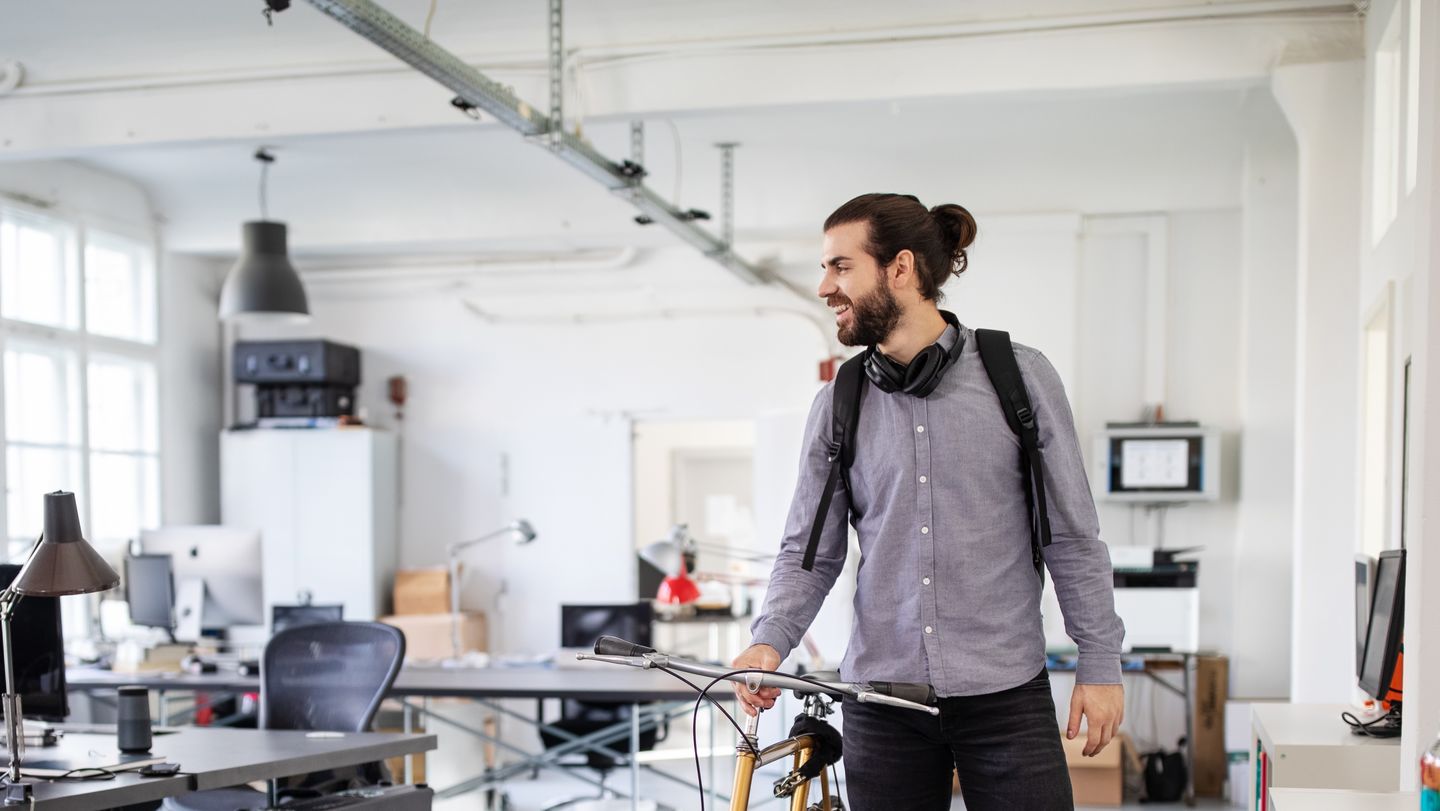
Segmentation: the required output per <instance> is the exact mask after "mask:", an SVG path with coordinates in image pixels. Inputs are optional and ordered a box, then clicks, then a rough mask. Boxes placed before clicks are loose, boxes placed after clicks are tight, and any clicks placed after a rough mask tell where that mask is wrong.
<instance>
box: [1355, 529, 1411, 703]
mask: <svg viewBox="0 0 1440 811" xmlns="http://www.w3.org/2000/svg"><path fill="white" fill-rule="evenodd" d="M1404 628H1405V550H1403V549H1397V550H1391V551H1389V552H1381V553H1380V561H1379V563H1378V564H1376V566H1375V598H1374V599H1373V600H1372V601H1371V604H1370V618H1369V623H1368V630H1367V631H1366V634H1365V656H1364V661H1363V663H1362V665H1361V668H1360V689H1361V690H1364V691H1365V692H1366V693H1367V694H1369V695H1370V696H1372V697H1374V698H1376V699H1384V698H1385V696H1386V694H1387V693H1388V692H1389V691H1390V680H1391V678H1392V677H1393V676H1394V675H1395V660H1396V657H1397V656H1399V653H1400V637H1401V635H1402V633H1403V631H1404Z"/></svg>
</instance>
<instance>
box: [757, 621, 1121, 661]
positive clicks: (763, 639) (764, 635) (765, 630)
mask: <svg viewBox="0 0 1440 811" xmlns="http://www.w3.org/2000/svg"><path fill="white" fill-rule="evenodd" d="M750 644H751V645H769V646H770V647H772V648H774V649H775V650H776V652H778V653H779V654H780V661H782V662H783V661H785V658H786V657H788V656H789V655H790V651H791V650H792V646H791V645H790V641H789V640H788V639H786V638H785V635H784V634H782V633H780V631H779V630H778V629H776V628H773V627H771V626H770V625H769V624H768V623H762V624H760V625H758V626H756V627H755V628H752V629H751V630H750ZM1117 670H1118V664H1117Z"/></svg>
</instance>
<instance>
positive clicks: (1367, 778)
mask: <svg viewBox="0 0 1440 811" xmlns="http://www.w3.org/2000/svg"><path fill="white" fill-rule="evenodd" d="M1349 709H1351V708H1350V706H1349V705H1344V704H1288V703H1284V704H1278V703H1277V704H1255V705H1254V706H1253V707H1252V708H1251V710H1250V726H1251V730H1250V752H1251V755H1252V757H1251V760H1250V763H1251V781H1252V783H1253V785H1254V787H1253V788H1252V789H1251V791H1250V808H1251V809H1252V811H1271V809H1272V808H1273V806H1270V805H1268V804H1267V802H1266V797H1267V794H1266V793H1267V792H1273V791H1274V790H1275V789H1281V788H1309V789H1348V790H1352V791H1372V792H1380V793H1390V792H1395V791H1398V790H1399V789H1400V739H1399V738H1370V737H1366V736H1364V735H1354V734H1352V733H1351V732H1350V728H1349V727H1348V726H1346V725H1345V722H1344V721H1341V720H1340V713H1341V712H1342V711H1345V710H1349ZM1257 772H1258V773H1257Z"/></svg>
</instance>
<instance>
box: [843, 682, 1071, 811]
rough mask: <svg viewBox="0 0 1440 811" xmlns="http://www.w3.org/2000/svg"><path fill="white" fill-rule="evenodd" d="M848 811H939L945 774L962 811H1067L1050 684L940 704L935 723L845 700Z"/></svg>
mask: <svg viewBox="0 0 1440 811" xmlns="http://www.w3.org/2000/svg"><path fill="white" fill-rule="evenodd" d="M842 717H843V718H844V727H843V729H844V734H845V782H846V794H847V795H848V796H849V800H850V802H849V808H850V811H892V809H905V811H932V810H933V811H945V810H946V809H949V808H950V771H951V769H952V768H954V769H958V770H959V772H960V791H961V792H962V793H963V794H964V796H965V808H966V809H967V811H999V810H1000V809H1004V810H1005V811H1011V809H1014V810H1015V811H1060V810H1061V809H1073V808H1074V807H1075V800H1074V798H1073V797H1072V796H1071V793H1070V773H1069V771H1068V769H1067V768H1066V766H1065V750H1064V749H1063V748H1061V746H1060V729H1059V725H1058V724H1057V722H1056V718H1055V702H1054V700H1053V699H1051V697H1050V676H1049V674H1047V673H1046V672H1045V671H1043V670H1042V671H1040V675H1038V676H1036V677H1035V678H1033V679H1031V680H1030V681H1028V682H1026V683H1025V684H1022V685H1020V686H1019V687H1015V688H1013V689H1010V690H1003V691H1001V692H999V693H990V694H989V695H982V696H965V697H963V698H942V699H940V715H939V716H932V715H925V714H923V713H919V712H915V711H914V710H902V709H898V708H894V707H882V706H877V705H874V704H860V703H857V702H853V701H846V702H845V706H844V710H843V712H842Z"/></svg>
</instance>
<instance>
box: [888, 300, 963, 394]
mask: <svg viewBox="0 0 1440 811" xmlns="http://www.w3.org/2000/svg"><path fill="white" fill-rule="evenodd" d="M940 317H941V318H944V319H945V323H947V324H949V325H950V326H952V327H954V328H955V332H956V336H955V345H954V346H953V347H951V348H950V349H949V351H946V349H945V347H943V346H941V345H940V344H939V343H938V342H937V343H933V344H931V345H929V346H927V347H925V348H924V349H922V350H920V354H918V355H916V356H915V357H914V358H913V359H912V360H911V361H910V363H908V364H902V363H900V362H898V361H895V360H892V359H891V358H887V357H886V356H885V354H884V353H883V352H881V351H880V350H879V349H877V348H875V347H873V346H872V347H870V348H869V349H867V350H866V351H865V375H866V377H869V378H870V382H871V383H874V384H875V387H876V388H878V389H880V390H881V391H883V392H885V393H887V394H893V393H894V392H897V391H898V392H902V393H904V394H913V395H914V396H916V397H926V396H928V395H929V394H930V392H932V391H934V390H935V387H936V386H938V385H940V378H942V377H944V376H945V370H946V369H948V368H950V365H951V364H953V363H954V362H955V361H956V360H957V359H958V358H959V357H960V351H961V350H962V349H964V348H965V333H964V332H962V331H961V329H960V319H959V318H956V317H955V314H954V313H951V312H948V311H946V310H941V311H940Z"/></svg>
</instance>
